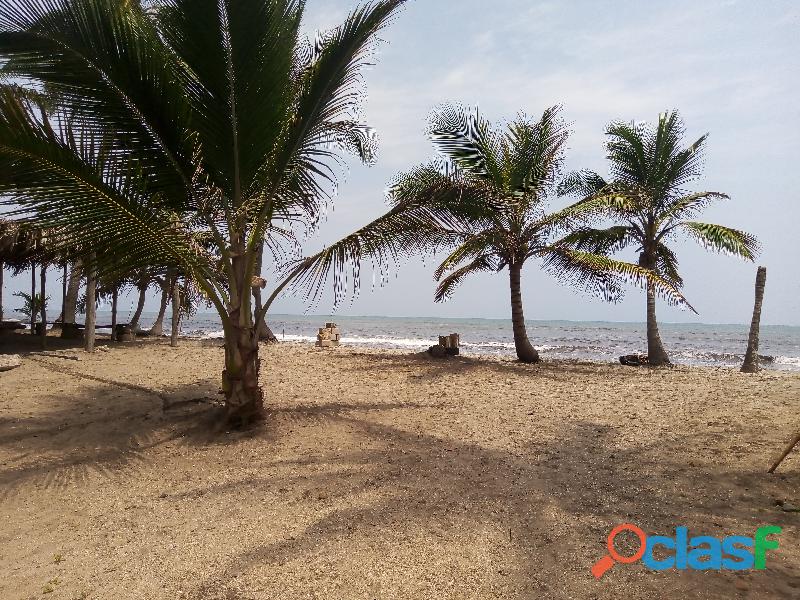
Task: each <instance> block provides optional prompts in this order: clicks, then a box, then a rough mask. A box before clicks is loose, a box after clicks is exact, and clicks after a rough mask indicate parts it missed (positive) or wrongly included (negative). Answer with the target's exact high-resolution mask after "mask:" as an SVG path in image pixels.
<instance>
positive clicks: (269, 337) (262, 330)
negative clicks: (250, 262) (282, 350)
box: [253, 242, 278, 344]
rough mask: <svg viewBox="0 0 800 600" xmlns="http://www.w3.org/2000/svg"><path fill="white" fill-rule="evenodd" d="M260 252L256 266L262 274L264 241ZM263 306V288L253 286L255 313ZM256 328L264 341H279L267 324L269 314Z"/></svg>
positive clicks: (269, 342) (273, 342)
mask: <svg viewBox="0 0 800 600" xmlns="http://www.w3.org/2000/svg"><path fill="white" fill-rule="evenodd" d="M256 252H258V254H257V255H256V266H255V272H256V274H258V275H259V276H260V273H261V267H262V265H263V259H264V243H263V242H262V243H261V244H260V245H259V247H258V249H257V250H256ZM262 306H263V303H262V300H261V288H260V287H254V288H253V314H254V315H255V314H260V313H261V307H262ZM256 330H257V331H258V339H259V340H260V341H262V342H267V343H268V344H275V343H277V342H278V338H276V337H275V334H274V333H272V330H271V329H270V328H269V326H268V325H267V315H264V316H263V317H262V318H261V319H259V320H258V323H256Z"/></svg>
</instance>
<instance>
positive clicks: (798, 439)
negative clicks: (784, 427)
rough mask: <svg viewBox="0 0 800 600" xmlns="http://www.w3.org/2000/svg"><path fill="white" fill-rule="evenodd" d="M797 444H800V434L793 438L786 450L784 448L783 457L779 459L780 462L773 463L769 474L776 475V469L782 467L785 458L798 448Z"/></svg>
mask: <svg viewBox="0 0 800 600" xmlns="http://www.w3.org/2000/svg"><path fill="white" fill-rule="evenodd" d="M797 444H800V433H798V434H797V435H796V436H794V437H793V438H792V441H790V442H789V444H788V445H787V446H786V448H784V450H783V452H781V455H780V456H779V457H778V460H776V461H775V462H774V463H772V466H771V467H770V468H769V471H768V472H769V473H774V472H775V469H777V468H778V465H780V464H781V463H782V462H783V459H784V458H786V457H787V456H789V453H790V452H791V451H792V450H794V447H795V446H797Z"/></svg>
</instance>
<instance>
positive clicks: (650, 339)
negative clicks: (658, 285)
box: [647, 282, 670, 367]
mask: <svg viewBox="0 0 800 600" xmlns="http://www.w3.org/2000/svg"><path fill="white" fill-rule="evenodd" d="M647 361H648V364H650V365H652V366H654V367H663V366H666V365H669V364H670V362H669V356H667V351H666V350H664V344H663V343H662V342H661V334H659V332H658V320H657V319H656V291H655V287H654V286H653V284H652V283H650V282H648V284H647Z"/></svg>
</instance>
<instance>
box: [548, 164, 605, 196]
mask: <svg viewBox="0 0 800 600" xmlns="http://www.w3.org/2000/svg"><path fill="white" fill-rule="evenodd" d="M607 185H608V182H607V181H606V180H605V179H603V177H601V176H600V175H598V174H597V173H595V172H594V171H590V170H589V169H583V170H581V171H573V172H572V173H569V174H568V175H567V176H566V177H564V179H562V180H561V182H560V183H559V184H558V188H557V192H558V195H559V196H577V197H579V198H586V197H589V196H595V195H597V194H599V193H600V191H601V190H602V189H603V188H605V187H606V186H607Z"/></svg>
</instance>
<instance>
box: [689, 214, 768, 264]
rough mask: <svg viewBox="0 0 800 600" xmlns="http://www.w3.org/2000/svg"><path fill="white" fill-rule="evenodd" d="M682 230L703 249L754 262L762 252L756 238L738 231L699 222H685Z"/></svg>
mask: <svg viewBox="0 0 800 600" xmlns="http://www.w3.org/2000/svg"><path fill="white" fill-rule="evenodd" d="M680 228H681V229H682V230H683V231H685V232H686V233H688V234H689V236H691V237H693V238H694V239H695V240H697V241H698V242H699V243H700V244H702V245H703V247H705V248H707V249H710V250H715V251H717V252H723V253H727V254H732V255H734V256H740V257H741V258H746V259H747V260H751V261H753V260H755V258H756V255H757V254H758V252H759V250H760V244H759V243H758V240H757V239H756V238H755V236H753V235H751V234H749V233H747V232H745V231H740V230H738V229H731V228H730V227H724V226H722V225H714V224H713V223H700V222H697V221H684V222H683V223H681V224H680Z"/></svg>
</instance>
